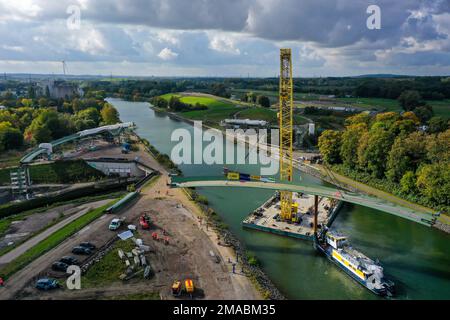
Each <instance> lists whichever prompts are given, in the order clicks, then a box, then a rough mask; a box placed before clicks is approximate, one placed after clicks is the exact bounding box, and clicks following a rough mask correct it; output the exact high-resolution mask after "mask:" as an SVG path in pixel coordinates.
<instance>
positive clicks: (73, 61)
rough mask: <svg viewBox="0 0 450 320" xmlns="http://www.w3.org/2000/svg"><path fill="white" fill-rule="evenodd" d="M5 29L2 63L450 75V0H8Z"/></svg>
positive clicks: (130, 71)
mask: <svg viewBox="0 0 450 320" xmlns="http://www.w3.org/2000/svg"><path fill="white" fill-rule="evenodd" d="M371 5H376V6H377V7H378V8H379V12H380V15H379V17H380V19H379V20H373V19H374V17H375V16H374V15H373V14H374V12H375V11H372V10H373V7H370V8H372V9H371V10H369V11H368V8H369V6H371ZM375 18H376V17H375ZM368 20H369V22H370V23H369V26H373V22H374V21H377V22H378V21H379V22H380V24H379V28H375V29H374V28H373V27H371V28H368ZM0 39H1V40H0V72H1V73H3V72H6V73H55V74H61V73H62V63H61V61H63V60H64V61H66V64H67V71H68V73H69V74H91V75H97V74H101V75H111V74H112V75H121V76H207V77H213V76H224V77H248V76H250V77H275V76H277V75H278V73H279V49H280V48H284V47H287V48H292V50H293V51H292V59H293V73H294V75H295V76H297V77H319V76H354V75H361V74H373V73H392V74H407V75H450V0H115V1H111V0H58V1H50V0H48V1H43V0H0Z"/></svg>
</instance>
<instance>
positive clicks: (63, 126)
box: [25, 109, 75, 143]
mask: <svg viewBox="0 0 450 320" xmlns="http://www.w3.org/2000/svg"><path fill="white" fill-rule="evenodd" d="M74 131H75V126H74V123H73V122H72V119H71V117H70V115H68V114H61V113H58V112H56V111H54V110H51V109H44V110H42V111H40V113H39V115H38V116H37V117H35V118H34V119H33V121H32V122H31V124H30V125H29V126H28V128H27V129H26V130H25V139H26V140H28V141H30V142H32V143H42V142H49V141H51V140H55V139H59V138H61V137H64V136H66V135H69V134H71V133H73V132H74Z"/></svg>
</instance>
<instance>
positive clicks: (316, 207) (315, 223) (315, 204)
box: [314, 196, 319, 234]
mask: <svg viewBox="0 0 450 320" xmlns="http://www.w3.org/2000/svg"><path fill="white" fill-rule="evenodd" d="M318 214H319V196H314V234H316V233H317V216H318Z"/></svg>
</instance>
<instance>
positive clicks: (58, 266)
mask: <svg viewBox="0 0 450 320" xmlns="http://www.w3.org/2000/svg"><path fill="white" fill-rule="evenodd" d="M68 267H69V265H68V264H67V263H64V262H61V261H56V262H53V264H52V270H54V271H62V272H66V271H67V268H68Z"/></svg>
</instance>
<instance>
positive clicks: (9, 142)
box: [0, 122, 23, 151]
mask: <svg viewBox="0 0 450 320" xmlns="http://www.w3.org/2000/svg"><path fill="white" fill-rule="evenodd" d="M22 144H23V137H22V133H21V132H20V130H19V129H16V128H14V127H13V126H12V124H11V123H10V122H0V151H3V150H11V149H15V148H18V147H20V146H22Z"/></svg>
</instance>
